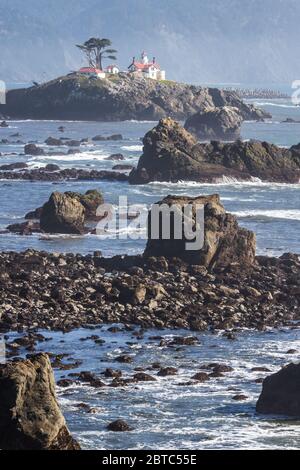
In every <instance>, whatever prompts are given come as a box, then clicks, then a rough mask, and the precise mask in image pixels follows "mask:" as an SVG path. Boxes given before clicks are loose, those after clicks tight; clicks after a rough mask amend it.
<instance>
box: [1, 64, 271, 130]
mask: <svg viewBox="0 0 300 470" xmlns="http://www.w3.org/2000/svg"><path fill="white" fill-rule="evenodd" d="M224 106H230V107H234V108H237V109H238V110H239V112H240V114H241V116H242V118H243V119H247V120H260V119H263V118H264V117H267V114H266V113H264V111H262V110H260V109H258V108H256V107H255V106H253V105H248V104H246V103H244V102H243V101H242V100H241V99H240V98H239V97H238V95H237V94H236V93H235V92H232V91H224V90H218V89H217V88H203V87H200V86H194V85H187V84H181V83H176V82H171V81H166V80H165V81H156V80H151V79H145V78H136V77H132V76H130V75H127V74H119V75H117V76H114V77H112V78H110V79H98V80H91V79H89V78H87V77H83V76H80V75H78V74H76V73H74V74H70V75H68V76H64V77H59V78H57V79H55V80H52V81H50V82H47V83H43V84H41V85H37V86H33V87H30V88H24V89H18V90H11V91H9V92H8V93H7V104H6V106H5V108H4V109H3V113H4V114H5V115H7V116H10V117H13V118H22V119H72V120H98V121H124V120H130V119H136V120H159V119H161V118H163V117H167V116H170V117H172V118H174V119H178V120H184V119H187V118H188V117H190V116H192V115H193V114H195V113H197V112H199V111H201V110H204V109H206V108H219V107H224Z"/></svg>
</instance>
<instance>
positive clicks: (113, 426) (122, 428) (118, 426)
mask: <svg viewBox="0 0 300 470" xmlns="http://www.w3.org/2000/svg"><path fill="white" fill-rule="evenodd" d="M107 430H108V431H113V432H126V431H132V430H133V428H132V427H131V426H129V424H128V423H126V421H124V420H123V419H117V420H116V421H113V422H112V423H110V424H108V425H107Z"/></svg>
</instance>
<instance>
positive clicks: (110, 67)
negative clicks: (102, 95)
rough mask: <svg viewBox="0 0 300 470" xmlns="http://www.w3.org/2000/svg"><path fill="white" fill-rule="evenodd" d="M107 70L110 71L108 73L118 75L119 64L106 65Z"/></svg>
mask: <svg viewBox="0 0 300 470" xmlns="http://www.w3.org/2000/svg"><path fill="white" fill-rule="evenodd" d="M105 72H106V73H108V74H112V75H117V74H118V73H120V69H119V67H118V66H117V65H114V64H113V65H108V67H106V69H105Z"/></svg>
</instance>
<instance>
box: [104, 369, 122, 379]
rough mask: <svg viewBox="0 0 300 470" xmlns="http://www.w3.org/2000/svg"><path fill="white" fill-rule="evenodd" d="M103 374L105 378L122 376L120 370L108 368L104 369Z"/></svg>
mask: <svg viewBox="0 0 300 470" xmlns="http://www.w3.org/2000/svg"><path fill="white" fill-rule="evenodd" d="M103 375H104V377H107V378H120V377H122V371H121V370H115V369H111V368H108V369H106V370H105V372H104V373H103Z"/></svg>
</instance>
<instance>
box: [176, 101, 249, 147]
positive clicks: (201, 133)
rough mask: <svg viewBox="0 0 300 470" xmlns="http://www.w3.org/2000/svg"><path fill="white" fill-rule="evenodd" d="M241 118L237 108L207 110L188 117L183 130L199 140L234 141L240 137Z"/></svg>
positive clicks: (226, 107)
mask: <svg viewBox="0 0 300 470" xmlns="http://www.w3.org/2000/svg"><path fill="white" fill-rule="evenodd" d="M242 122H243V117H242V115H241V113H240V111H239V110H238V109H237V108H232V107H229V106H223V107H222V108H208V109H204V110H203V111H199V112H198V113H196V114H194V115H193V116H191V117H189V118H188V119H187V121H186V123H185V126H184V127H185V129H187V130H188V131H189V132H191V133H192V134H194V135H195V136H196V137H197V138H198V139H200V140H235V139H237V138H238V137H239V136H240V130H241V125H242Z"/></svg>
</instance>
